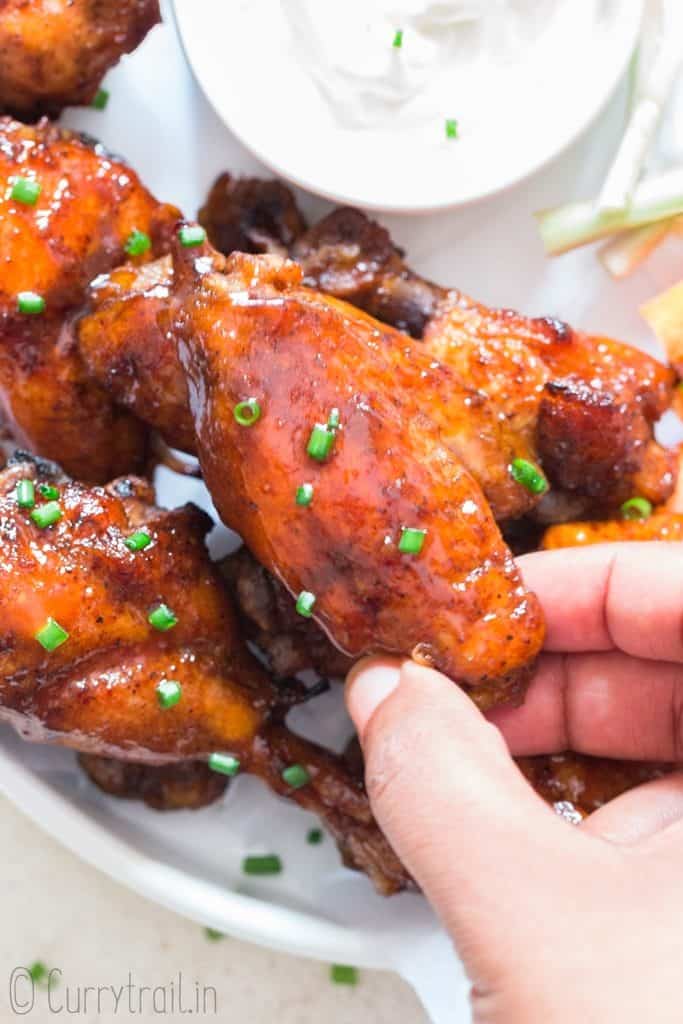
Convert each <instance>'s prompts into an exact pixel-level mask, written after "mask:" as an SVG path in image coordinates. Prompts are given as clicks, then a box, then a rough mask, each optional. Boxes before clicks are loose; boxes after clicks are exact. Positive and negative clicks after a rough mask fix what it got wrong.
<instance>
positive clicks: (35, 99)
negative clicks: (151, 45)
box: [0, 0, 161, 121]
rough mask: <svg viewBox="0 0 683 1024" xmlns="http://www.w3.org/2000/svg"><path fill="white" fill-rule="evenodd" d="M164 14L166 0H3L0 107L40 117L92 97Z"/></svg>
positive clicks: (30, 117) (3, 110) (29, 118)
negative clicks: (162, 0) (162, 3)
mask: <svg viewBox="0 0 683 1024" xmlns="http://www.w3.org/2000/svg"><path fill="white" fill-rule="evenodd" d="M160 19H161V15H160V12H159V3H158V0H0V113H2V114H12V115H13V116H14V117H19V118H21V119H22V120H24V121H35V120H36V119H37V118H39V117H41V116H42V115H47V116H49V117H57V116H58V115H59V114H60V113H61V111H62V110H63V109H64V107H68V106H75V105H81V104H86V105H87V104H89V103H92V101H93V99H94V98H95V94H96V92H97V88H98V86H99V84H100V81H101V80H102V78H103V76H104V74H105V73H106V72H107V71H108V70H109V68H110V67H112V66H113V65H114V64H116V63H117V62H118V60H119V58H120V57H121V56H122V55H123V54H124V53H130V52H131V51H132V50H134V49H135V48H136V47H137V46H138V45H139V44H140V43H141V42H142V40H143V39H144V38H145V36H146V35H147V33H148V32H149V30H150V29H151V28H152V27H153V26H154V25H156V24H157V22H158V21H160Z"/></svg>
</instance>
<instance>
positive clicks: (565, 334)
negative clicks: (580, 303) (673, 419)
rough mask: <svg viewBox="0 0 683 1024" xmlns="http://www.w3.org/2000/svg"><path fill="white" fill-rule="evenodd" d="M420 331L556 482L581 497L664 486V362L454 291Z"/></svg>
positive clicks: (668, 381)
mask: <svg viewBox="0 0 683 1024" xmlns="http://www.w3.org/2000/svg"><path fill="white" fill-rule="evenodd" d="M424 341H425V344H426V346H427V348H428V349H429V351H430V352H431V353H432V354H433V355H434V357H435V358H437V359H440V360H442V361H443V362H444V363H446V364H447V365H448V366H453V367H456V368H457V369H458V370H459V372H460V373H461V375H462V376H463V377H464V379H466V380H470V381H471V382H472V383H473V384H474V385H476V386H477V387H478V388H479V390H480V393H481V395H482V400H488V401H493V402H494V403H495V404H496V406H497V407H498V408H499V409H500V410H501V411H502V414H503V416H504V417H505V419H506V421H507V423H508V425H509V429H510V430H511V431H512V432H513V433H514V434H515V435H516V436H517V437H518V438H520V439H521V440H523V442H524V443H525V444H526V445H527V448H528V450H529V451H530V452H531V453H532V458H533V459H534V460H538V461H539V462H540V463H541V465H542V466H543V469H544V472H545V473H546V475H547V476H548V478H549V480H550V482H551V484H552V485H553V488H554V489H556V490H557V491H560V492H565V493H566V494H567V495H576V496H577V497H579V498H583V499H585V502H586V507H591V506H593V507H594V506H596V505H597V506H598V507H601V506H607V507H610V506H611V507H614V506H615V505H619V504H621V502H623V501H624V500H625V498H627V497H629V496H630V495H631V494H633V493H634V492H635V491H636V490H637V492H638V493H642V494H644V495H645V496H646V497H648V498H649V499H650V500H651V501H653V502H661V501H664V500H666V498H667V497H668V495H669V494H670V493H671V490H672V488H673V485H674V480H675V472H674V470H675V456H674V454H673V453H672V452H668V451H666V450H665V449H663V448H661V447H659V445H657V444H656V443H655V441H654V439H653V424H654V423H655V422H656V421H657V420H658V419H659V418H660V416H661V415H662V414H663V413H664V412H665V411H666V410H667V409H668V408H669V406H670V404H671V401H672V396H673V386H674V383H675V374H674V372H673V371H672V370H671V369H670V368H669V367H667V366H664V365H663V364H662V363H659V362H657V360H655V359H653V358H652V357H651V356H648V355H646V354H645V353H643V352H640V351H638V350H637V349H634V348H631V347H630V346H628V345H624V344H622V343H620V342H617V341H613V340H612V339H610V338H598V337H592V336H590V335H587V334H584V333H582V332H581V331H575V330H573V329H572V328H571V327H569V326H568V325H567V324H565V323H562V322H561V321H557V320H553V319H547V318H540V319H531V318H529V317H525V316H522V315H520V314H519V313H515V312H513V311H511V310H495V309H489V308H487V307H485V306H481V305H480V304H478V303H476V302H474V301H473V300H471V299H469V298H467V296H464V295H461V294H459V293H457V292H451V293H449V296H448V298H447V299H446V300H444V302H443V303H442V305H441V306H440V307H439V308H438V310H437V312H436V314H435V315H434V317H433V318H432V320H431V321H430V323H429V325H428V327H427V329H426V331H425V336H424ZM552 496H553V495H551V497H552Z"/></svg>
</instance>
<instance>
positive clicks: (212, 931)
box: [204, 928, 225, 942]
mask: <svg viewBox="0 0 683 1024" xmlns="http://www.w3.org/2000/svg"><path fill="white" fill-rule="evenodd" d="M204 935H205V936H206V938H207V939H208V940H209V942H220V941H221V939H224V938H225V935H224V934H223V932H219V931H217V929H216V928H205V929H204Z"/></svg>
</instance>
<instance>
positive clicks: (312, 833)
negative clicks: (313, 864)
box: [306, 828, 323, 846]
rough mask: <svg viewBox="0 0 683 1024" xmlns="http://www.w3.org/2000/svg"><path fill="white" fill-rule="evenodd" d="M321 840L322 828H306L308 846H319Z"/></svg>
mask: <svg viewBox="0 0 683 1024" xmlns="http://www.w3.org/2000/svg"><path fill="white" fill-rule="evenodd" d="M322 841H323V830H322V829H321V828H311V829H309V830H308V833H307V835H306V842H307V843H308V845H309V846H319V845H320V843H322Z"/></svg>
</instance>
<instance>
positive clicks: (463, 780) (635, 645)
mask: <svg viewBox="0 0 683 1024" xmlns="http://www.w3.org/2000/svg"><path fill="white" fill-rule="evenodd" d="M519 565H520V568H521V569H522V572H523V575H524V580H525V583H526V584H527V585H528V586H529V588H530V589H531V590H534V591H535V592H536V593H537V594H538V596H539V598H540V600H541V603H542V605H543V608H544V612H545V615H546V622H547V637H546V643H545V652H546V653H544V654H543V656H542V657H541V660H540V662H539V666H538V669H537V672H536V674H535V677H534V680H533V682H532V684H531V687H530V689H529V692H528V695H527V699H526V702H525V704H524V705H523V706H522V707H521V708H517V709H500V710H498V711H496V712H494V713H492V714H491V715H489V716H488V717H489V721H488V722H487V720H486V719H485V718H484V716H482V715H481V714H480V712H479V711H478V710H477V709H476V707H475V706H474V704H473V703H472V702H471V701H470V700H469V699H468V698H467V697H466V696H465V695H464V694H463V693H462V691H460V690H459V689H458V688H457V687H455V686H453V685H452V684H451V683H450V682H449V681H448V680H447V679H445V678H444V676H442V675H441V674H440V673H438V672H435V671H432V670H430V669H426V668H422V667H420V666H418V665H416V664H414V663H412V662H404V663H403V664H402V665H401V664H400V663H399V662H397V661H393V660H390V659H367V660H364V661H363V662H361V663H359V665H358V666H356V667H355V668H354V669H353V670H352V672H351V673H350V675H349V680H348V682H347V702H348V706H349V710H350V712H351V715H352V717H353V720H354V722H355V724H356V727H357V729H358V733H359V736H360V739H361V744H362V747H363V751H364V754H365V759H366V778H367V783H368V790H369V793H370V799H371V801H372V804H373V808H374V811H375V814H376V816H377V819H378V821H379V823H380V825H381V826H382V828H383V829H384V831H385V832H386V834H387V836H388V838H389V840H390V842H391V843H392V845H393V846H394V848H395V850H396V852H397V853H398V855H399V856H400V857H401V858H402V860H403V861H404V863H405V864H406V866H407V867H408V869H409V870H410V871H411V872H412V873H413V875H414V877H415V878H416V880H417V881H418V882H419V883H420V885H421V886H422V888H423V890H424V892H425V894H426V895H427V897H428V898H429V900H430V901H431V903H432V904H433V906H434V907H435V909H436V911H437V912H438V914H439V915H440V917H441V918H442V920H443V922H444V924H445V926H446V928H447V929H448V930H449V932H450V934H451V936H452V938H453V940H454V942H455V945H456V947H457V949H458V952H459V954H460V956H461V957H462V959H463V961H464V963H465V966H466V968H467V971H468V974H469V977H470V978H471V980H472V985H473V988H472V1005H473V1011H474V1017H475V1021H477V1022H478V1024H482V1022H486V1024H497V1022H501V1024H502V1022H505V1024H534V1022H536V1021H539V1022H541V1021H542V1022H543V1024H569V1022H570V1021H571V1022H572V1024H575V1022H577V1021H580V1022H581V1024H592V1022H600V1024H605V1022H609V1021H619V1024H630V1022H631V1021H633V1022H634V1024H635V1022H638V1024H642V1022H643V1021H648V1022H650V1021H657V1022H658V1024H659V1022H668V1021H672V1022H673V1021H676V1022H677V1024H679V1022H680V1021H681V1020H683V994H682V993H681V981H680V979H681V971H682V970H683V820H681V819H683V774H679V773H678V772H676V773H674V774H672V775H669V776H667V777H665V778H663V779H659V780H657V781H656V782H651V783H648V784H647V785H644V786H640V787H638V788H637V789H634V790H632V791H631V792H629V793H625V794H624V795H622V796H620V797H618V798H617V799H616V800H614V801H612V802H611V803H610V804H607V805H606V806H605V807H603V808H601V809H600V810H598V811H596V812H595V813H594V814H592V815H591V816H590V817H588V818H586V819H585V821H584V822H583V823H582V824H581V825H580V826H578V827H571V826H569V825H568V824H567V823H566V822H565V821H563V820H562V819H561V818H560V817H558V816H557V815H556V814H555V813H554V812H553V811H552V810H551V808H550V807H549V806H548V805H547V804H545V803H544V802H543V801H542V800H541V798H540V797H539V796H537V795H536V793H534V791H533V790H532V789H531V788H530V786H529V785H528V784H527V782H526V780H525V779H524V777H523V776H522V774H521V773H520V772H519V770H518V769H517V767H516V765H515V764H514V762H513V760H512V758H511V756H510V755H511V753H512V754H515V755H518V754H537V753H554V752H558V751H562V750H566V749H572V750H575V751H578V752H582V753H588V754H597V755H603V756H607V757H619V758H633V759H648V760H650V759H652V760H669V761H679V760H680V761H683V545H674V544H654V543H648V544H622V545H604V546H596V547H586V548H582V549H574V550H564V551H562V550H558V551H548V552H540V553H538V554H533V555H527V556H525V557H523V558H521V559H520V560H519Z"/></svg>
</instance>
